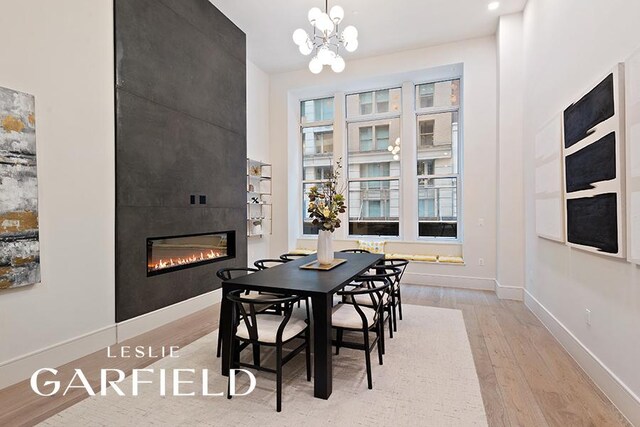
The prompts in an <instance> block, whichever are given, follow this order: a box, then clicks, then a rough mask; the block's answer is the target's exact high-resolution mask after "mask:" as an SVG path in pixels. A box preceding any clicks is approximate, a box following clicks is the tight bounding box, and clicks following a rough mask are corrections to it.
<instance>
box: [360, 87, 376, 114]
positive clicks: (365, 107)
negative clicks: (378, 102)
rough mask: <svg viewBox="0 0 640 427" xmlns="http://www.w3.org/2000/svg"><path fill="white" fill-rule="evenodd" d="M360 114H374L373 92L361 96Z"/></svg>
mask: <svg viewBox="0 0 640 427" xmlns="http://www.w3.org/2000/svg"><path fill="white" fill-rule="evenodd" d="M359 98H360V114H361V115H365V114H371V113H373V92H368V93H363V94H361V95H360V97H359Z"/></svg>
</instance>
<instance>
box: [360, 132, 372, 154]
mask: <svg viewBox="0 0 640 427" xmlns="http://www.w3.org/2000/svg"><path fill="white" fill-rule="evenodd" d="M358 134H359V135H360V137H359V140H360V151H371V150H373V128H372V127H371V126H364V127H361V128H360V129H358Z"/></svg>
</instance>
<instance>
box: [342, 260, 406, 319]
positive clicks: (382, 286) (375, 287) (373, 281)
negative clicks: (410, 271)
mask: <svg viewBox="0 0 640 427" xmlns="http://www.w3.org/2000/svg"><path fill="white" fill-rule="evenodd" d="M398 274H400V270H399V269H394V270H391V271H388V272H387V273H383V274H368V275H363V276H358V277H356V278H355V279H354V281H355V282H360V283H361V284H362V286H359V287H356V288H353V289H349V290H342V291H339V292H336V294H337V295H340V296H346V297H347V299H348V300H350V303H351V304H353V306H354V308H355V310H356V312H358V314H359V315H360V318H361V319H362V324H363V325H364V326H365V327H369V326H371V325H369V324H368V323H367V316H366V315H365V314H364V312H363V311H362V308H361V307H360V304H358V299H357V298H355V297H356V296H358V295H367V296H369V297H370V299H371V306H373V309H374V310H375V312H376V314H375V316H374V322H375V321H377V319H378V316H380V314H381V313H382V309H383V298H384V295H385V294H387V295H389V292H390V291H391V286H392V285H393V283H394V281H395V277H396V276H397V275H398ZM367 305H369V304H367Z"/></svg>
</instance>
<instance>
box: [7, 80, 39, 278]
mask: <svg viewBox="0 0 640 427" xmlns="http://www.w3.org/2000/svg"><path fill="white" fill-rule="evenodd" d="M39 282H40V246H39V234H38V178H37V170H36V118H35V99H34V97H33V95H29V94H27V93H22V92H17V91H15V90H11V89H6V88H2V87H0V289H8V288H17V287H20V286H25V285H32V284H34V283H39Z"/></svg>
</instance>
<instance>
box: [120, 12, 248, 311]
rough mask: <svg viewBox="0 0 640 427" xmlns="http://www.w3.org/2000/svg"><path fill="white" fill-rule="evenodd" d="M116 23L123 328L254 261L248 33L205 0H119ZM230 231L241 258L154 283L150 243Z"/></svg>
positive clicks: (160, 278)
mask: <svg viewBox="0 0 640 427" xmlns="http://www.w3.org/2000/svg"><path fill="white" fill-rule="evenodd" d="M115 17H116V22H115V40H116V321H123V320H127V319H130V318H132V317H136V316H139V315H141V314H144V313H148V312H150V311H153V310H157V309H159V308H163V307H166V306H168V305H171V304H174V303H177V302H180V301H183V300H185V299H188V298H192V297H194V296H197V295H200V294H202V293H205V292H208V291H211V290H214V289H216V288H217V287H219V286H220V284H219V281H218V280H217V279H216V277H215V272H216V271H217V270H218V269H219V268H222V267H240V266H242V267H244V266H246V264H247V247H246V243H247V241H246V220H245V217H246V204H245V203H246V193H245V191H246V190H245V185H246V182H245V180H246V176H245V169H246V77H245V76H246V65H245V36H244V33H242V31H240V30H239V29H238V28H237V27H236V26H235V25H234V24H233V23H232V22H231V21H229V20H228V19H227V18H226V17H225V16H224V15H223V14H222V13H220V12H219V11H218V10H217V9H216V8H215V7H214V6H213V5H211V3H209V1H208V0H179V1H178V0H115ZM201 196H204V198H202V197H201ZM201 199H202V200H203V201H204V202H203V203H201ZM205 199H206V201H205ZM194 201H195V202H194ZM228 230H235V236H236V247H235V254H236V257H235V258H233V259H224V260H220V261H216V262H212V263H208V264H201V265H197V266H194V267H192V268H186V269H181V270H177V271H170V272H167V273H164V274H160V275H154V276H151V277H147V254H146V241H147V239H148V238H151V237H154V236H181V235H188V234H199V233H212V232H220V231H228Z"/></svg>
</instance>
